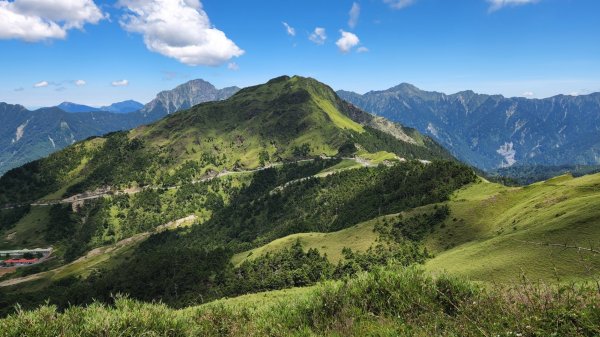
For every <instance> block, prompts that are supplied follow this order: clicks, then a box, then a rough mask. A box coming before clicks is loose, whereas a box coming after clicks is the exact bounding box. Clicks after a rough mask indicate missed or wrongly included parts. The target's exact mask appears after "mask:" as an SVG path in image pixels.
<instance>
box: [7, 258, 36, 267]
mask: <svg viewBox="0 0 600 337" xmlns="http://www.w3.org/2000/svg"><path fill="white" fill-rule="evenodd" d="M38 261H39V259H8V260H5V261H4V264H5V265H7V266H9V267H19V266H29V265H32V264H35V263H37V262H38Z"/></svg>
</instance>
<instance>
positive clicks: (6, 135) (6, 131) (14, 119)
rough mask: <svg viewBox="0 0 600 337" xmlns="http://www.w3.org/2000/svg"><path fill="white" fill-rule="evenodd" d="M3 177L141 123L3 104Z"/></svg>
mask: <svg viewBox="0 0 600 337" xmlns="http://www.w3.org/2000/svg"><path fill="white" fill-rule="evenodd" d="M0 122H1V123H2V129H1V130H0V175H1V174H4V173H5V172H6V171H8V170H10V169H12V168H14V167H18V166H21V165H23V164H25V163H28V162H30V161H32V160H35V159H39V158H42V157H45V156H47V155H48V154H50V153H53V152H55V151H58V150H60V149H63V148H65V147H67V146H69V145H71V144H73V143H75V142H76V141H79V140H82V139H85V138H88V137H90V136H93V135H100V134H104V133H107V132H111V131H116V130H126V129H130V128H133V127H135V126H137V125H139V124H140V121H139V119H138V118H136V117H135V116H134V115H129V114H114V113H109V112H93V113H67V112H65V111H63V110H61V109H58V108H44V109H39V110H36V111H29V110H27V109H25V108H24V107H23V106H20V105H11V104H5V103H0Z"/></svg>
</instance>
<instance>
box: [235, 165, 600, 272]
mask: <svg viewBox="0 0 600 337" xmlns="http://www.w3.org/2000/svg"><path fill="white" fill-rule="evenodd" d="M446 204H447V205H448V206H449V209H450V215H449V217H448V218H447V219H446V220H445V221H444V222H443V223H442V224H440V225H438V226H436V228H434V230H433V231H432V232H431V233H430V234H427V235H426V236H425V238H424V244H425V246H426V247H427V248H428V250H429V251H430V252H431V253H433V254H434V258H432V259H430V260H429V261H428V262H427V263H426V267H427V269H428V270H430V271H433V272H442V271H446V272H448V273H450V274H453V275H459V276H464V277H468V278H471V279H473V280H478V281H489V282H501V283H511V282H518V281H519V280H520V278H521V277H522V276H525V277H528V278H530V279H532V280H540V279H541V280H544V281H546V282H552V281H556V280H559V281H561V282H568V281H575V280H585V279H591V278H595V277H598V276H599V275H600V257H599V253H598V251H600V242H599V241H598V238H599V237H600V224H599V223H598V220H597V219H599V218H600V210H598V208H597V205H599V204H600V174H596V175H590V176H584V177H581V178H576V179H574V178H572V177H571V176H568V175H567V176H560V177H556V178H553V179H550V180H548V181H545V182H541V183H537V184H533V185H530V186H526V187H520V188H512V187H506V186H502V185H500V184H494V183H489V182H486V181H480V182H478V183H474V184H471V185H469V186H467V187H464V188H462V189H460V190H459V191H457V192H456V193H455V195H453V197H452V199H451V200H450V201H448V202H447V203H446ZM431 207H432V206H431V205H428V206H424V207H421V208H417V209H415V210H412V211H409V212H405V216H406V215H408V216H410V214H411V213H414V212H419V210H427V209H431ZM395 216H397V215H395V214H394V215H388V216H384V217H383V218H380V219H374V220H371V221H367V222H364V223H361V224H358V225H355V226H353V227H350V228H347V229H344V230H342V231H339V232H334V233H299V234H294V235H289V236H286V237H284V238H281V239H277V240H274V241H272V242H270V243H268V244H266V245H264V246H261V247H258V248H255V249H252V250H249V251H245V252H241V253H238V254H236V255H234V256H233V258H232V262H233V263H234V264H236V265H238V264H240V263H241V262H242V261H246V260H252V259H256V258H257V257H259V256H261V255H264V254H265V253H267V252H271V253H272V252H275V251H278V250H281V249H285V248H288V247H290V246H292V245H293V244H294V243H295V242H296V240H300V242H302V244H303V246H304V247H305V249H309V248H316V249H318V250H319V251H321V252H322V253H327V256H328V258H329V259H330V260H331V261H332V262H334V263H337V262H338V261H339V260H340V259H342V249H343V248H344V247H347V248H351V249H353V250H355V251H366V250H367V249H368V248H369V247H371V246H373V245H375V244H376V241H377V239H378V238H379V237H380V234H379V233H377V232H375V231H374V226H375V224H376V223H377V222H378V221H381V220H382V219H385V218H387V219H389V220H390V221H393V219H394V217H395ZM565 245H566V246H568V247H569V248H567V247H565ZM576 247H581V248H582V249H577V248H576ZM588 249H593V250H595V252H590V251H588Z"/></svg>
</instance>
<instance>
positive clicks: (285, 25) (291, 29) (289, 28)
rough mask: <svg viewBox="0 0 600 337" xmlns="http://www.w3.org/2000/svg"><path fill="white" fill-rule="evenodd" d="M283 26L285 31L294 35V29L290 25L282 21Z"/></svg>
mask: <svg viewBox="0 0 600 337" xmlns="http://www.w3.org/2000/svg"><path fill="white" fill-rule="evenodd" d="M282 23H283V26H284V27H285V30H286V31H287V33H288V35H289V36H296V29H295V28H294V27H292V26H290V25H288V23H287V22H282Z"/></svg>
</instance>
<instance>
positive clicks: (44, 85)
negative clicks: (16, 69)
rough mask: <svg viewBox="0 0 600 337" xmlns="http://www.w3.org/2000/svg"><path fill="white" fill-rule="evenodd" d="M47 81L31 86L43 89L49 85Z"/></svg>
mask: <svg viewBox="0 0 600 337" xmlns="http://www.w3.org/2000/svg"><path fill="white" fill-rule="evenodd" d="M49 84H50V83H48V81H41V82H37V83H35V84H34V85H33V87H34V88H45V87H47V86H48V85H49Z"/></svg>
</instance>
